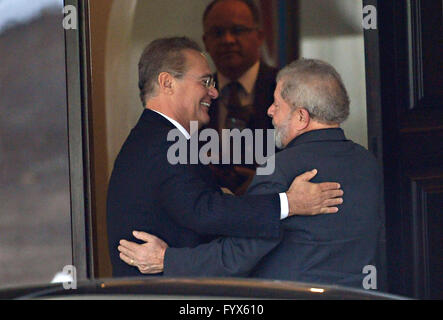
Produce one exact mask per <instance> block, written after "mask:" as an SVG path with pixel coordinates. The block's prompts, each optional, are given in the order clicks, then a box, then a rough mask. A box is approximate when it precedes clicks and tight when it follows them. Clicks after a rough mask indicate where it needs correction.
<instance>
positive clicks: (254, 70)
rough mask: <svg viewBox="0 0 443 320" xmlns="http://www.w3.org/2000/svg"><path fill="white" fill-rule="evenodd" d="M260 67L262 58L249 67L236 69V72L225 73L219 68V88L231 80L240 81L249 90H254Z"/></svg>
mask: <svg viewBox="0 0 443 320" xmlns="http://www.w3.org/2000/svg"><path fill="white" fill-rule="evenodd" d="M259 68H260V60H257V61H256V62H254V64H252V65H251V66H250V67H249V68H248V69H246V70H242V71H241V72H239V71H238V70H236V73H235V74H232V73H229V74H225V73H223V72H221V71H220V70H217V78H218V83H219V88H220V89H222V88H223V87H224V86H225V85H226V84H228V83H229V82H231V81H239V82H240V83H241V84H242V85H243V87H244V88H245V89H246V91H247V92H249V91H250V90H252V87H253V86H254V83H255V80H256V79H257V75H258V70H259Z"/></svg>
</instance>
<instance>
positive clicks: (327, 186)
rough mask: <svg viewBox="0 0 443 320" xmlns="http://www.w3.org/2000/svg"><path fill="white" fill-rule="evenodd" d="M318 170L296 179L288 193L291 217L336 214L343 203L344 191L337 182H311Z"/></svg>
mask: <svg viewBox="0 0 443 320" xmlns="http://www.w3.org/2000/svg"><path fill="white" fill-rule="evenodd" d="M316 174H317V170H316V169H314V170H312V171H308V172H305V173H303V174H302V175H299V176H298V177H296V178H295V179H294V181H293V182H292V184H291V186H290V187H289V190H288V191H287V192H286V195H287V197H288V202H289V215H290V216H291V215H316V214H320V213H336V212H337V211H338V207H336V206H337V205H339V204H342V203H343V198H341V197H342V196H343V190H341V189H340V184H338V183H336V182H322V183H312V182H309V180H311V179H312V178H313V177H315V175H316Z"/></svg>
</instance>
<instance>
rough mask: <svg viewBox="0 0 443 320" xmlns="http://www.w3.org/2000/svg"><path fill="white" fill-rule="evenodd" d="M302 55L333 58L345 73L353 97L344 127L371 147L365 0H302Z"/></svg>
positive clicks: (339, 69)
mask: <svg viewBox="0 0 443 320" xmlns="http://www.w3.org/2000/svg"><path fill="white" fill-rule="evenodd" d="M300 12H301V20H300V33H301V34H300V55H301V56H302V57H305V58H316V59H321V60H324V61H327V62H329V63H330V64H332V65H333V66H334V67H335V68H336V69H337V71H338V72H339V73H340V74H341V76H342V78H343V82H344V84H345V86H346V88H347V90H348V94H349V97H350V99H351V106H350V116H349V118H348V120H346V121H345V122H344V123H343V125H342V128H343V129H344V131H345V134H346V136H347V138H348V139H351V140H353V141H355V142H357V143H359V144H361V145H363V146H364V147H366V148H367V144H368V143H367V139H368V138H367V136H368V134H367V123H366V84H365V60H364V42H363V29H362V27H361V19H362V2H361V1H357V0H300Z"/></svg>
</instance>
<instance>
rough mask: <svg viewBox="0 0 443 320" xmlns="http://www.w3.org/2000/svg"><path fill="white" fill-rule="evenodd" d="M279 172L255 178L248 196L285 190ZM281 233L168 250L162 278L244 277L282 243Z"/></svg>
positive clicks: (217, 240)
mask: <svg viewBox="0 0 443 320" xmlns="http://www.w3.org/2000/svg"><path fill="white" fill-rule="evenodd" d="M282 179H283V177H282V176H281V175H280V174H279V173H276V172H275V173H274V174H273V175H270V176H256V177H255V178H254V181H253V182H252V184H251V186H250V188H249V190H248V194H249V193H250V194H254V195H255V194H257V195H259V194H262V193H269V192H281V191H282V190H286V189H285V188H286V186H285V184H282V183H281V181H283V180H282ZM282 236H283V234H282V233H281V232H280V233H279V236H278V237H275V238H269V239H259V238H255V239H248V238H239V237H225V238H218V239H216V240H213V241H211V242H209V243H206V244H202V245H199V246H197V247H194V248H168V249H167V250H166V254H165V261H164V266H165V268H164V275H165V276H170V277H177V276H185V277H188V276H197V277H198V276H201V277H203V276H206V277H213V276H217V277H246V276H248V275H249V273H250V272H251V271H252V269H253V268H254V267H255V266H256V265H257V263H259V261H260V260H261V259H262V258H263V257H264V256H265V255H266V254H268V253H269V252H270V251H271V250H272V249H274V248H275V247H276V246H277V245H278V244H279V243H280V241H281V240H282Z"/></svg>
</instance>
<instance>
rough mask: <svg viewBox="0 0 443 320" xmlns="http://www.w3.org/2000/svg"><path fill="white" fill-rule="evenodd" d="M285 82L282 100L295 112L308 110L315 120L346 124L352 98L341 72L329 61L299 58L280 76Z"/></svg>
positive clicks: (285, 68) (281, 72) (279, 78)
mask: <svg viewBox="0 0 443 320" xmlns="http://www.w3.org/2000/svg"><path fill="white" fill-rule="evenodd" d="M280 80H282V81H283V83H282V90H281V93H280V94H281V96H282V98H283V99H284V100H285V101H286V102H287V103H288V104H289V105H290V106H291V108H292V109H293V110H295V108H297V107H302V108H305V109H306V110H307V111H308V112H309V115H310V116H311V117H312V119H314V120H316V121H318V122H322V123H326V124H337V123H342V122H343V121H345V120H346V118H347V117H348V116H349V103H350V101H349V97H348V93H347V92H346V88H345V86H344V84H343V81H342V79H341V77H340V75H339V74H338V72H337V71H336V70H335V69H334V67H332V66H331V65H330V64H328V63H327V62H324V61H321V60H316V59H299V60H296V61H294V62H292V63H290V64H289V65H287V66H286V67H284V68H283V69H282V70H280V72H279V73H278V74H277V81H280Z"/></svg>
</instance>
